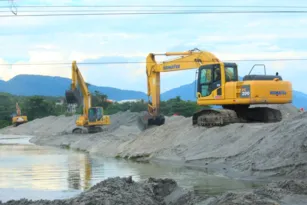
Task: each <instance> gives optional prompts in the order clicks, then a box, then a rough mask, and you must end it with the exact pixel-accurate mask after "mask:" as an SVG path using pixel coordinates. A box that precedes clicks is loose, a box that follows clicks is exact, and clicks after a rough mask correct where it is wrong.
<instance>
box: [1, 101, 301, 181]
mask: <svg viewBox="0 0 307 205" xmlns="http://www.w3.org/2000/svg"><path fill="white" fill-rule="evenodd" d="M278 107H279V108H280V109H281V110H282V112H283V117H284V120H283V121H282V122H279V123H269V124H264V123H254V124H242V123H236V124H232V125H228V126H224V127H214V128H201V127H193V126H192V123H191V121H192V120H191V118H185V117H182V116H173V117H167V118H166V123H165V124H164V125H162V126H159V127H153V128H150V129H148V130H146V131H143V132H141V131H140V130H139V129H138V128H137V125H136V119H137V113H132V112H121V113H117V114H114V115H111V121H112V125H110V126H109V127H108V131H107V132H104V133H98V134H86V135H72V134H66V133H69V132H71V130H72V128H73V127H74V126H75V125H74V121H75V119H76V116H73V117H65V116H59V117H54V116H50V117H46V118H42V119H37V120H34V121H32V122H29V123H27V124H24V125H20V126H19V127H17V128H14V127H10V128H5V129H2V130H0V133H3V134H5V133H6V134H26V135H34V136H35V137H34V138H32V139H31V141H30V142H32V143H35V144H38V145H52V146H65V147H70V148H73V149H79V150H84V151H88V152H90V153H96V154H101V155H105V156H109V157H115V156H120V157H126V158H133V159H138V160H155V161H161V162H167V163H169V162H178V163H184V164H185V165H189V166H199V167H203V168H209V169H210V168H212V169H217V170H219V171H222V172H223V174H225V175H227V176H231V177H240V178H242V177H257V178H259V177H264V178H266V177H268V176H283V177H284V176H287V177H290V178H304V177H306V172H305V169H306V158H307V113H306V112H304V113H300V112H299V111H298V109H296V108H294V107H292V106H291V105H282V106H278Z"/></svg>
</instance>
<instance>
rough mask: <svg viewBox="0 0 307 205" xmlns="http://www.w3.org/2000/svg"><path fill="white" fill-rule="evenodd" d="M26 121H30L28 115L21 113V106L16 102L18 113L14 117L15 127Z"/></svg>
mask: <svg viewBox="0 0 307 205" xmlns="http://www.w3.org/2000/svg"><path fill="white" fill-rule="evenodd" d="M26 122H28V117H27V116H25V115H21V110H20V107H19V105H18V103H17V102H16V115H15V116H13V117H12V124H13V126H14V127H17V126H18V125H21V124H23V123H26Z"/></svg>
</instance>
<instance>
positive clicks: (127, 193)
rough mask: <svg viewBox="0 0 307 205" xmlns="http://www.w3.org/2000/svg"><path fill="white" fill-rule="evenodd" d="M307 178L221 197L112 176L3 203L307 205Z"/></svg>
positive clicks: (162, 181) (169, 183)
mask: <svg viewBox="0 0 307 205" xmlns="http://www.w3.org/2000/svg"><path fill="white" fill-rule="evenodd" d="M306 188H307V183H306V181H294V180H288V181H280V182H273V183H270V184H268V185H266V186H264V187H261V188H257V189H254V190H246V191H245V192H227V193H224V194H222V195H219V196H209V195H207V196H198V195H197V194H195V193H194V192H193V191H188V190H185V189H182V188H181V187H179V186H178V185H177V183H176V182H175V181H174V180H172V179H155V178H149V179H147V180H146V181H143V182H134V181H133V180H132V179H131V178H130V177H128V178H119V177H115V178H109V179H106V180H104V181H102V182H99V183H98V184H96V185H94V186H93V187H91V188H90V189H89V190H87V191H85V192H83V193H81V194H80V195H78V196H76V197H73V198H70V199H65V200H52V201H51V200H37V201H33V200H27V199H21V200H11V201H7V202H6V203H1V201H0V205H51V204H52V205H72V204H99V205H113V204H118V205H121V204H122V205H130V204H131V205H132V204H133V205H136V204H137V205H151V204H152V205H230V204H233V205H234V204H235V205H277V204H285V205H305V204H306V201H307V192H306Z"/></svg>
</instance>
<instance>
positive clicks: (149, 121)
mask: <svg viewBox="0 0 307 205" xmlns="http://www.w3.org/2000/svg"><path fill="white" fill-rule="evenodd" d="M164 123H165V118H164V116H163V115H159V116H157V117H155V118H154V117H153V116H151V115H150V114H149V113H148V112H147V111H143V112H141V113H140V115H139V117H138V121H137V125H138V127H139V129H140V130H142V131H144V130H146V129H147V128H149V127H150V126H153V125H156V126H160V125H163V124H164Z"/></svg>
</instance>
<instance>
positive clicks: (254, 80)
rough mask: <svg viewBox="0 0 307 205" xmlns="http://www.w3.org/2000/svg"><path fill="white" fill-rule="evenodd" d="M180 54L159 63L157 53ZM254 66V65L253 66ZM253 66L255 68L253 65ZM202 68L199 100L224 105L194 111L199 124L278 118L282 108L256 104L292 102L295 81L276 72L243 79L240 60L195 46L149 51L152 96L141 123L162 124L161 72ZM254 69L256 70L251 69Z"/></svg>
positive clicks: (194, 118)
mask: <svg viewBox="0 0 307 205" xmlns="http://www.w3.org/2000/svg"><path fill="white" fill-rule="evenodd" d="M157 55H164V56H179V58H176V59H173V60H170V61H165V62H162V63H157V62H156V60H155V56H157ZM253 68H254V67H253ZM253 68H252V69H253ZM188 69H198V79H197V92H196V97H197V104H198V105H201V106H205V105H209V106H211V105H218V106H222V107H223V109H213V108H205V109H203V110H200V111H198V112H196V113H194V114H193V117H192V124H193V125H196V126H205V127H212V126H223V125H227V124H231V123H237V122H255V121H257V122H278V121H280V120H281V119H282V114H281V112H280V110H276V109H273V108H269V107H265V106H258V107H254V108H251V107H250V105H256V104H286V103H291V102H292V84H291V83H290V82H288V81H283V80H282V77H281V76H279V75H278V73H276V75H266V73H265V74H264V75H251V74H250V73H251V72H250V73H249V74H248V75H246V76H245V77H244V78H243V81H240V80H239V76H238V66H237V64H236V63H231V62H221V61H220V60H219V59H218V58H217V57H216V56H215V55H214V54H212V53H210V52H207V51H201V50H199V49H193V50H190V51H187V52H167V53H164V54H153V53H150V54H148V56H147V58H146V74H147V88H148V91H147V95H148V96H149V97H151V102H150V101H149V103H148V111H145V112H143V113H141V115H140V116H139V121H138V125H139V126H140V129H142V130H144V129H146V128H147V127H148V126H150V125H158V126H159V125H162V124H164V123H165V117H164V116H163V115H162V114H161V113H160V73H161V72H172V71H181V70H188ZM251 71H252V70H251Z"/></svg>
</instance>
